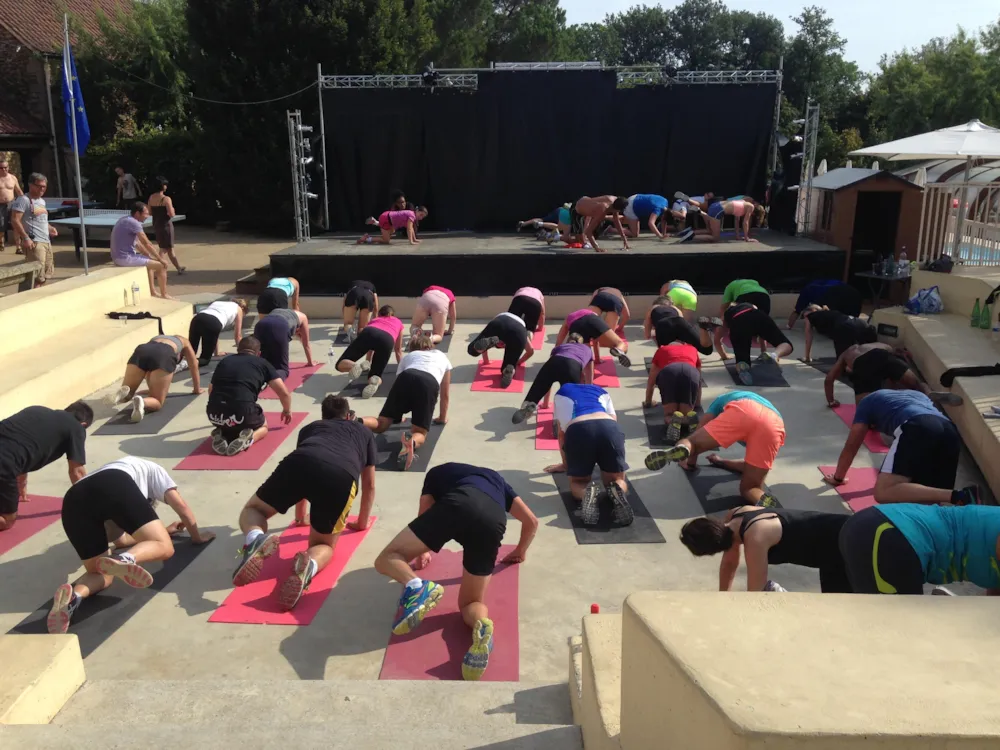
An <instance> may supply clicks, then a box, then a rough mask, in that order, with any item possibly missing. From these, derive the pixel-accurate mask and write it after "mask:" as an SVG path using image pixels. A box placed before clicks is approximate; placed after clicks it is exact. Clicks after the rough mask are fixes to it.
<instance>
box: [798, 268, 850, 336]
mask: <svg viewBox="0 0 1000 750" xmlns="http://www.w3.org/2000/svg"><path fill="white" fill-rule="evenodd" d="M861 303H862V299H861V292H859V291H858V290H857V289H855V288H854V287H852V286H850V285H849V284H845V283H844V282H842V281H836V280H834V279H819V280H818V281H810V282H809V283H808V284H806V285H805V286H804V287H802V291H801V292H799V296H798V298H797V299H796V300H795V309H794V310H792V313H791V315H789V316H788V330H791V329H792V328H794V327H795V322H796V321H797V320H798V319H799V318H800V317H801V316H802V314H803V313H804V312H805V311H806V308H807V307H810V306H812V305H816V306H818V307H822V306H825V307H826V308H827V309H828V310H839V311H840V312H842V313H844V314H845V315H853V316H854V317H857V316H858V315H860V314H861Z"/></svg>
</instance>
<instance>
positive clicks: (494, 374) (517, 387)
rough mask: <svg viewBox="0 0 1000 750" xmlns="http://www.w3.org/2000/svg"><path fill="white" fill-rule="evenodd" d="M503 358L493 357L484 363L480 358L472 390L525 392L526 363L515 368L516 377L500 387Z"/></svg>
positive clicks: (478, 391) (480, 391)
mask: <svg viewBox="0 0 1000 750" xmlns="http://www.w3.org/2000/svg"><path fill="white" fill-rule="evenodd" d="M502 363H503V360H501V359H492V360H490V361H489V363H486V364H484V363H483V361H482V360H479V363H478V365H477V366H476V377H475V378H474V379H473V380H472V389H471V390H472V391H474V392H477V393H482V392H486V393H523V392H524V365H521V366H520V367H517V368H516V369H515V370H514V379H513V380H512V381H511V383H510V385H509V386H507V387H506V388H501V387H500V377H501V373H500V369H501V365H502Z"/></svg>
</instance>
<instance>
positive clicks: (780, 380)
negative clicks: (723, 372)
mask: <svg viewBox="0 0 1000 750" xmlns="http://www.w3.org/2000/svg"><path fill="white" fill-rule="evenodd" d="M726 369H727V370H728V371H729V377H731V378H732V379H733V382H734V383H736V385H739V386H743V383H741V382H740V377H739V375H738V374H737V372H736V360H734V359H727V360H726ZM750 375H751V376H753V384H752V385H750V386H743V387H744V388H746V387H750V388H788V387H789V385H788V381H787V380H785V376H784V375H782V374H781V368H780V367H778V365H776V364H774V363H773V362H751V363H750Z"/></svg>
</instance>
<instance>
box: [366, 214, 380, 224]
mask: <svg viewBox="0 0 1000 750" xmlns="http://www.w3.org/2000/svg"><path fill="white" fill-rule="evenodd" d="M365 224H367V225H368V226H372V227H377V226H378V222H377V221H376V220H375V217H374V216H369V217H368V218H367V219H365Z"/></svg>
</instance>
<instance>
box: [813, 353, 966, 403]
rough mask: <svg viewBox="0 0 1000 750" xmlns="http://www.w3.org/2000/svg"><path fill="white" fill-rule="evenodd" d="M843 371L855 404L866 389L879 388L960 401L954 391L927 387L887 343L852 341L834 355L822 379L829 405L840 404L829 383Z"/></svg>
mask: <svg viewBox="0 0 1000 750" xmlns="http://www.w3.org/2000/svg"><path fill="white" fill-rule="evenodd" d="M844 373H847V374H848V375H850V376H851V384H852V385H853V386H854V403H856V404H857V403H860V402H861V399H863V398H864V397H865V396H867V395H868V394H869V393H874V392H875V391H878V390H881V389H882V388H897V389H899V388H901V389H908V390H911V391H920V392H921V393H924V394H926V395H927V396H929V397H930V398H931V400H932V401H935V402H937V403H942V404H947V405H948V406H959V405H960V404H961V403H962V397H961V396H958V395H956V394H954V393H948V392H947V391H943V392H940V393H933V392H931V389H930V388H928V387H927V385H926V384H924V383H922V382H921V381H920V380H919V379H918V378H917V375H916V373H914V372H913V370H911V369H910V366H909V365H908V364H907V363H906V362H905V361H904V360H903V359H902V358H901V357H898V356H896V354H895V352H894V350H893V348H892V347H891V346H889V345H888V344H879V343H875V344H855V345H854V346H852V347H849V348H848V349H847V351H845V352H844V353H843V354H841V355H840V357H838V358H837V361H836V363H834V365H833V367H831V368H830V371H829V372H828V373H827V374H826V380H825V381H824V382H823V391H824V393H825V395H826V403H827V404H828V405H829V406H830V408H831V409H835V408H837V407H838V406H840V402H839V401H837V399H836V398H834V395H833V384H834V383H835V382H836V381H837V379H838V378H839V377H840V376H841V375H843V374H844Z"/></svg>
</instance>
